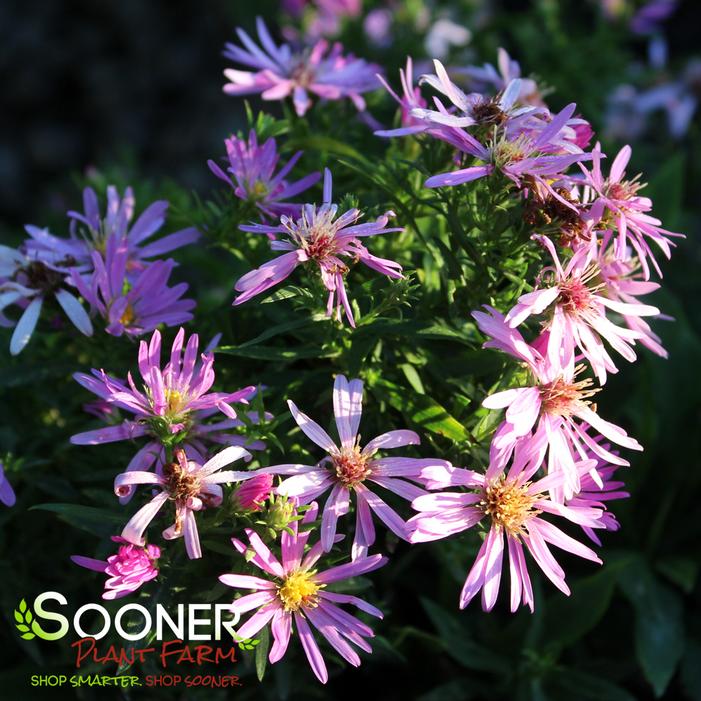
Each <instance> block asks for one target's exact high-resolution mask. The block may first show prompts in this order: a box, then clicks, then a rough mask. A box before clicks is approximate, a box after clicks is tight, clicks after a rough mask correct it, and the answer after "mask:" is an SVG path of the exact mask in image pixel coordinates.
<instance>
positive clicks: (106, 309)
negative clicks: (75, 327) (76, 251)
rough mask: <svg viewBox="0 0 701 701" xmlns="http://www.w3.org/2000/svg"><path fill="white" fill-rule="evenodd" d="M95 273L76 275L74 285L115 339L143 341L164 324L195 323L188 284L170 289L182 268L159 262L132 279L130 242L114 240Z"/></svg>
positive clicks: (95, 258) (99, 257) (97, 261)
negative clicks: (125, 337) (176, 271)
mask: <svg viewBox="0 0 701 701" xmlns="http://www.w3.org/2000/svg"><path fill="white" fill-rule="evenodd" d="M92 263H93V267H94V272H93V273H92V275H90V276H81V275H80V274H79V273H78V272H77V271H76V270H73V271H71V280H72V281H73V283H74V284H75V286H76V288H77V290H78V291H79V292H80V294H81V295H82V296H83V298H84V299H85V300H86V301H87V302H88V303H89V304H90V306H91V308H92V309H93V310H94V311H95V312H96V313H98V314H99V315H100V316H101V317H102V318H103V319H104V320H105V322H106V328H105V331H107V333H108V334H111V335H112V336H121V335H122V334H126V335H128V336H141V335H143V334H145V333H147V332H149V331H153V330H154V329H155V328H156V327H157V326H159V325H160V324H165V325H166V326H178V325H179V324H183V323H185V322H187V321H190V320H192V313H191V310H192V309H194V307H195V301H194V300H192V299H182V296H183V295H184V294H185V292H186V291H187V289H188V285H187V284H186V283H184V282H182V283H180V284H178V285H175V286H174V287H168V278H169V277H170V274H171V272H172V271H173V268H174V267H175V265H176V263H175V261H174V260H172V259H169V260H157V261H155V262H153V263H148V264H145V265H144V266H142V267H140V268H139V269H138V271H136V272H135V273H133V274H132V275H129V272H128V271H129V248H128V245H127V241H126V240H125V239H119V238H117V237H114V236H112V237H110V238H109V239H108V240H107V243H106V246H105V252H104V254H100V253H98V252H97V251H93V254H92Z"/></svg>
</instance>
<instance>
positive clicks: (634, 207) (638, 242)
mask: <svg viewBox="0 0 701 701" xmlns="http://www.w3.org/2000/svg"><path fill="white" fill-rule="evenodd" d="M631 154H632V149H631V148H630V146H624V147H623V148H622V149H621V150H620V151H619V152H618V155H617V156H616V158H614V160H613V163H612V164H611V171H610V173H609V176H608V177H607V178H605V177H604V176H603V174H602V172H601V159H602V158H603V154H602V153H601V145H600V144H598V143H597V144H596V146H595V147H594V151H593V152H592V159H593V160H592V168H591V170H587V169H586V168H585V167H584V166H583V165H581V164H580V168H581V169H582V171H583V173H584V176H585V178H586V182H587V184H588V185H589V187H590V188H591V189H592V191H593V197H596V198H598V199H599V200H600V202H601V203H602V204H603V212H604V214H603V216H602V219H601V224H602V225H604V226H608V227H610V228H613V227H615V228H616V229H617V230H618V238H617V243H616V246H617V247H616V255H617V256H620V257H622V258H625V256H626V246H627V245H630V246H631V247H632V248H633V250H634V251H635V253H636V255H637V257H638V259H639V260H640V264H641V266H642V269H643V273H644V274H645V279H649V278H650V268H649V266H648V264H647V259H648V257H649V258H650V260H651V261H652V264H653V266H654V267H655V270H656V271H657V273H658V275H659V276H660V277H662V271H661V270H660V267H659V265H658V264H657V261H656V260H655V257H654V256H653V254H652V249H651V248H650V246H649V244H648V239H649V240H650V241H653V242H654V243H655V244H657V246H658V247H659V248H660V249H661V250H662V253H664V255H665V256H666V257H667V258H670V257H671V255H672V252H671V248H670V247H671V246H673V245H674V243H673V242H671V241H670V240H669V239H668V238H667V237H669V236H675V237H681V238H684V235H683V234H678V233H675V232H672V231H667V230H666V229H663V228H662V227H661V224H662V222H661V221H660V220H659V219H656V218H655V217H653V216H651V214H650V211H651V210H652V200H651V199H650V198H649V197H643V196H642V195H640V194H639V192H640V190H641V189H642V188H643V187H644V186H645V184H644V183H641V182H640V179H639V178H640V176H639V175H637V176H635V177H634V178H632V179H631V180H626V179H625V175H626V166H627V165H628V161H629V160H630V157H631Z"/></svg>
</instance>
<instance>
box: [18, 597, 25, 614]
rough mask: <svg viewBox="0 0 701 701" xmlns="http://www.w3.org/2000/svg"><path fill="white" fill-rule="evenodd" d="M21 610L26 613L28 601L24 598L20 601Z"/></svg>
mask: <svg viewBox="0 0 701 701" xmlns="http://www.w3.org/2000/svg"><path fill="white" fill-rule="evenodd" d="M19 610H20V611H21V612H22V613H24V612H25V611H26V610H27V602H26V601H25V600H24V599H22V601H20V602H19Z"/></svg>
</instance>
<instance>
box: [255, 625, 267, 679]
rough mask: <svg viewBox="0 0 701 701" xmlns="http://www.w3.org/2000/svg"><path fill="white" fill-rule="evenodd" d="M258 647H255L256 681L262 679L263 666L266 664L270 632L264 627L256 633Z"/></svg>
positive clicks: (263, 673)
mask: <svg viewBox="0 0 701 701" xmlns="http://www.w3.org/2000/svg"><path fill="white" fill-rule="evenodd" d="M257 642H258V643H260V644H259V645H258V647H256V676H257V677H258V681H263V677H264V675H265V668H266V667H267V665H268V649H269V648H270V633H269V632H268V628H267V627H265V628H263V630H261V631H260V633H259V634H258V641H257Z"/></svg>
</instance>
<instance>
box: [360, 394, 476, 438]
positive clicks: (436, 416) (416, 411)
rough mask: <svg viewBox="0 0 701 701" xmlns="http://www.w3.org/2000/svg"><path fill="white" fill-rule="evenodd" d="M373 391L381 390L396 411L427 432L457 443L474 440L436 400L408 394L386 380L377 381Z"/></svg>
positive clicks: (425, 396)
mask: <svg viewBox="0 0 701 701" xmlns="http://www.w3.org/2000/svg"><path fill="white" fill-rule="evenodd" d="M373 389H379V390H380V393H381V394H383V395H385V396H386V397H387V400H388V401H389V403H390V404H391V405H392V406H393V407H394V408H395V409H398V410H399V411H401V412H402V414H404V416H406V417H407V419H408V420H409V421H411V422H412V423H414V424H416V425H417V426H420V427H421V428H423V429H425V430H426V431H431V432H432V433H437V434H438V435H440V436H443V437H444V438H448V439H450V440H452V441H455V442H457V443H463V442H468V441H471V440H472V437H471V436H470V433H469V432H468V430H467V429H466V428H465V427H464V426H463V425H462V424H461V423H460V422H459V421H458V420H457V419H456V418H455V417H454V416H451V414H450V413H449V412H448V410H447V409H446V408H445V407H443V406H441V405H440V404H439V403H438V402H437V401H436V400H435V399H432V398H431V397H429V396H427V395H421V394H415V393H413V392H407V391H406V390H403V389H401V388H400V387H398V386H396V385H393V384H392V383H390V382H387V381H385V380H375V384H374V385H373Z"/></svg>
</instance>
